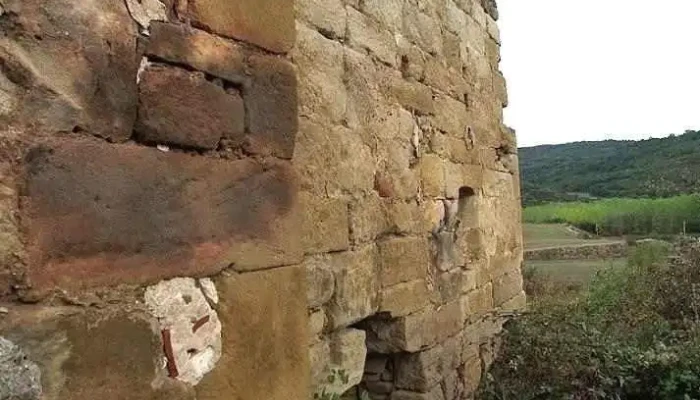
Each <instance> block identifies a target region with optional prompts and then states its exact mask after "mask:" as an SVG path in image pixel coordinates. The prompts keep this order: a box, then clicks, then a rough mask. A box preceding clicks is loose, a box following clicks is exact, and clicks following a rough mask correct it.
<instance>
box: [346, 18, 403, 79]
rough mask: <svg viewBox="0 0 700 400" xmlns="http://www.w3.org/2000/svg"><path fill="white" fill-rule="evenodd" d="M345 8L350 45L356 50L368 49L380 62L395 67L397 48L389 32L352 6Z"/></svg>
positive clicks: (396, 63)
mask: <svg viewBox="0 0 700 400" xmlns="http://www.w3.org/2000/svg"><path fill="white" fill-rule="evenodd" d="M346 9H347V15H348V40H349V44H350V46H351V47H353V48H355V49H356V50H358V49H359V50H368V51H369V52H370V53H371V54H373V55H374V56H375V57H377V58H378V59H379V60H380V61H381V62H383V63H386V64H388V65H390V66H392V67H396V66H397V65H398V48H397V46H396V41H395V39H394V36H393V35H392V34H391V32H390V31H388V30H386V29H385V28H384V27H382V26H381V25H380V24H379V23H377V22H376V21H374V20H373V19H371V18H370V17H367V16H366V15H364V14H362V13H361V12H359V11H357V10H356V9H354V8H353V7H346Z"/></svg>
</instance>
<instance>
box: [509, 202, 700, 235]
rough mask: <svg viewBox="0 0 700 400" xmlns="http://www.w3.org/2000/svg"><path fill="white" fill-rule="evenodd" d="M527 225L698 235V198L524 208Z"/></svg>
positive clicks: (605, 232)
mask: <svg viewBox="0 0 700 400" xmlns="http://www.w3.org/2000/svg"><path fill="white" fill-rule="evenodd" d="M523 219H524V220H525V222H528V223H568V224H572V225H574V226H576V227H579V228H581V229H584V230H586V231H589V232H596V233H599V234H601V235H603V236H620V235H647V234H670V235H673V234H678V233H681V232H683V229H684V224H685V230H686V232H694V233H697V232H700V196H698V195H681V196H676V197H670V198H663V199H604V200H598V201H593V202H570V203H551V204H543V205H538V206H531V207H526V208H525V210H524V211H523Z"/></svg>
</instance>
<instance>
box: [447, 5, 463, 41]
mask: <svg viewBox="0 0 700 400" xmlns="http://www.w3.org/2000/svg"><path fill="white" fill-rule="evenodd" d="M445 4H446V10H445V27H446V28H447V29H448V30H449V31H450V32H452V33H456V34H459V33H461V32H462V30H463V29H464V25H466V23H467V14H466V13H465V12H464V10H462V9H460V8H459V7H457V4H455V1H454V0H447V1H446V2H445Z"/></svg>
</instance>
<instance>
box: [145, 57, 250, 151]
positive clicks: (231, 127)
mask: <svg viewBox="0 0 700 400" xmlns="http://www.w3.org/2000/svg"><path fill="white" fill-rule="evenodd" d="M140 77H141V81H140V84H139V113H138V119H137V121H136V128H135V129H136V136H137V138H138V140H140V141H143V142H147V143H164V144H169V145H175V146H180V147H185V148H195V149H201V150H213V149H216V148H217V146H218V144H219V141H220V140H221V139H224V138H225V139H229V140H230V141H231V142H232V143H234V144H235V145H240V144H242V143H243V136H244V132H245V111H244V108H243V100H242V99H241V97H240V95H239V94H238V93H237V92H227V91H225V90H224V88H222V87H219V86H217V85H215V84H213V83H211V82H209V81H207V80H206V79H205V78H204V75H203V74H197V73H192V72H189V71H186V70H184V69H180V68H171V67H165V66H149V67H147V68H146V70H145V71H143V72H142V73H141V75H140Z"/></svg>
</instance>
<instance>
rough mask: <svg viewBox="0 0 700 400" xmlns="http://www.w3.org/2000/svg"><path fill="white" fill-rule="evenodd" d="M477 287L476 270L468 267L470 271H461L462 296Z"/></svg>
mask: <svg viewBox="0 0 700 400" xmlns="http://www.w3.org/2000/svg"><path fill="white" fill-rule="evenodd" d="M476 287H477V270H476V269H475V268H473V267H471V266H470V269H467V270H464V271H462V294H467V293H469V292H471V291H472V290H475V289H476Z"/></svg>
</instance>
